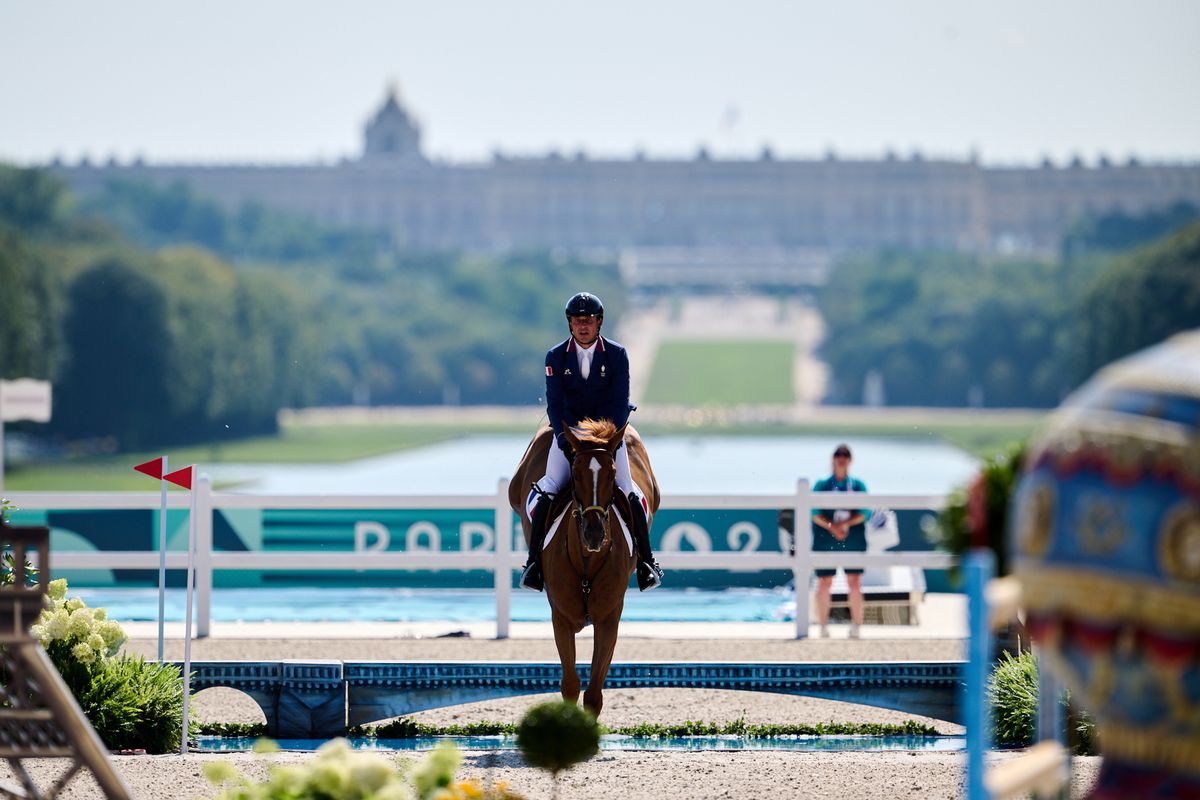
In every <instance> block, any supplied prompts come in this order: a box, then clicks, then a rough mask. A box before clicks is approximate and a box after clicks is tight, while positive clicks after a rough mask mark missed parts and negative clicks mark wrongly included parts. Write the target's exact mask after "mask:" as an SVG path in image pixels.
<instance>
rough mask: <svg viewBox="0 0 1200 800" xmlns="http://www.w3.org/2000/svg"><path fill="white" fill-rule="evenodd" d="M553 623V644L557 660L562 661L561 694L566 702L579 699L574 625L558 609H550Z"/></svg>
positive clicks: (573, 701)
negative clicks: (555, 646)
mask: <svg viewBox="0 0 1200 800" xmlns="http://www.w3.org/2000/svg"><path fill="white" fill-rule="evenodd" d="M550 619H551V622H552V623H553V624H554V644H555V645H557V647H558V660H559V661H561V662H562V671H563V676H562V696H563V700H566V701H567V702H568V703H575V702H578V700H579V670H577V669H576V668H575V627H574V626H573V625H572V624H571V623H570V622H569V621H568V620H567V619H566V617H564V616H563V615H562V614H560V613H558V611H555V610H551V612H550Z"/></svg>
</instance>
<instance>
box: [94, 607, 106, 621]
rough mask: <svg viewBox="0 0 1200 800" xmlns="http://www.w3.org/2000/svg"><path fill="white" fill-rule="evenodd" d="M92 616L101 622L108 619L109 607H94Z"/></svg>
mask: <svg viewBox="0 0 1200 800" xmlns="http://www.w3.org/2000/svg"><path fill="white" fill-rule="evenodd" d="M92 616H93V617H94V618H95V619H96V621H97V622H101V621H103V620H106V619H108V609H105V608H93V609H92Z"/></svg>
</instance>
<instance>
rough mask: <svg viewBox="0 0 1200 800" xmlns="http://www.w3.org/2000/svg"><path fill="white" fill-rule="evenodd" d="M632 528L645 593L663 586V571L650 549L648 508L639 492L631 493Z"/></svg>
mask: <svg viewBox="0 0 1200 800" xmlns="http://www.w3.org/2000/svg"><path fill="white" fill-rule="evenodd" d="M629 512H630V517H631V519H630V526H631V527H632V530H631V531H630V533H632V534H633V546H634V548H635V549H636V550H637V562H638V563H637V582H638V588H639V589H641V590H642V591H643V592H645V591H649V590H650V589H654V588H656V587H658V586H661V585H662V579H663V571H662V567H660V566H659V565H658V562H657V561H655V560H654V552H653V551H652V550H651V549H650V523H649V521H648V520H647V519H646V507H645V506H643V505H642V500H641V498H640V497H638V495H637V492H630V493H629Z"/></svg>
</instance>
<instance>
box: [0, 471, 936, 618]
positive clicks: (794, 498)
mask: <svg viewBox="0 0 1200 800" xmlns="http://www.w3.org/2000/svg"><path fill="white" fill-rule="evenodd" d="M508 483H509V482H508V479H506V478H502V479H501V480H500V481H499V482H498V484H497V487H496V492H495V493H493V494H474V495H463V494H455V495H258V494H241V493H236V492H214V491H213V490H212V481H211V480H210V479H209V478H208V476H207V475H202V476H200V478H199V479H198V480H197V481H196V484H195V487H194V489H193V491H195V492H196V508H197V514H198V518H197V526H196V620H197V624H196V635H197V636H207V635H208V634H209V630H210V625H211V621H212V592H213V571H214V570H241V569H245V570H289V571H304V570H314V571H316V570H331V569H336V570H417V569H423V570H463V569H471V570H487V571H491V572H492V573H493V575H494V587H495V595H496V637H497V638H499V639H504V638H507V637H508V633H509V623H510V621H511V616H512V613H511V608H512V583H513V581H512V571H513V570H514V569H520V567H521V566H522V565H523V564H524V563H525V549H524V546H521V547H518V548H514V546H513V538H514V526H513V513H512V511H511V509H510V508H509V506H508ZM9 499H10V500H11V501H12V502H13V504H14V505H16V506H17V507H19V508H28V509H36V510H45V511H57V510H71V509H157V508H159V505H160V503H161V497H160V495H159V494H158V493H157V492H155V493H149V492H146V493H140V492H138V493H133V492H103V493H101V492H69V493H68V492H17V493H13V494H11V495H9ZM945 500H946V498H945V496H943V495H907V494H904V495H902V494H875V493H870V492H813V491H812V489H811V486H810V484H809V482H808V480H807V479H800V480H799V481H797V482H796V491H795V492H794V493H792V494H779V495H765V494H752V495H686V494H675V495H666V496H664V497H663V498H662V503H661V506H660V508H661V509H676V510H681V509H682V510H722V509H729V510H733V509H738V510H741V509H745V510H751V509H771V510H778V509H784V508H791V509H793V510H794V511H795V515H796V517H795V518H796V520H797V524H796V531H797V534H798V537H797V540H798V541H799V543H800V544H801V545H802V546H799V547H795V548H794V552H793V553H791V554H788V553H785V552H770V551H765V552H727V551H722V552H661V553H658V554H657V555H658V559H659V562H660V563H661V564H662V565H663V567H665V568H668V569H672V570H727V569H731V570H739V571H754V570H768V569H781V570H787V569H790V570H791V571H792V574H793V577H794V578H795V581H794V585H795V587H796V598H795V599H796V638H797V639H803V638H805V637H806V636H808V618H809V592H808V585H809V576H810V575H811V574H812V570H813V569H815V568H821V567H825V568H828V567H862V568H871V567H889V566H904V567H916V568H924V569H946V568H948V567H950V566H953V565H954V563H955V562H956V559H955V557H954V556H952V555H950V554H948V553H940V552H934V551H908V552H897V551H889V552H886V553H814V552H812V540H811V536H809V535H808V530H809V528H808V525H807V524H805V521H806V520H808V519H809V518H810V516H811V514H812V509H813V508H835V509H836V508H891V509H893V510H926V509H932V510H937V509H940V508H942V506H943V505H944V503H945ZM168 506H169V507H170V508H180V509H182V508H186V507H187V506H188V498H187V497H186V495H184V494H182V493H174V494H171V495H169V496H168ZM233 508H243V509H245V508H249V509H279V510H297V509H313V510H321V509H324V510H339V509H354V510H371V509H382V510H428V509H439V510H446V509H460V510H468V509H469V510H481V509H489V510H491V511H492V512H493V514H494V519H493V531H494V532H495V545H494V548H493V549H491V550H483V551H467V552H462V551H454V552H430V551H404V552H379V551H371V552H334V553H331V552H327V551H308V552H297V551H290V552H283V553H275V552H255V553H247V552H214V550H213V536H212V531H213V524H212V521H213V511H214V510H215V509H233ZM186 558H187V555H186V553H183V552H169V553H168V554H167V568H168V569H173V570H177V569H186V567H187V563H186ZM53 565H54V568H55V569H157V567H158V554H157V552H155V551H111V550H109V551H102V552H96V551H87V552H82V551H65V550H58V551H55V552H54V556H53Z"/></svg>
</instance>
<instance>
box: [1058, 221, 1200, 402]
mask: <svg viewBox="0 0 1200 800" xmlns="http://www.w3.org/2000/svg"><path fill="white" fill-rule="evenodd" d="M1197 326H1200V222H1197V223H1193V224H1192V225H1189V226H1188V227H1186V228H1184V229H1183V230H1181V231H1179V232H1178V233H1176V234H1174V235H1173V236H1170V237H1168V238H1167V239H1166V240H1164V241H1161V242H1159V243H1157V244H1154V245H1150V246H1148V247H1145V248H1142V249H1140V250H1136V251H1134V252H1133V253H1130V254H1128V255H1126V256H1123V257H1121V258H1118V259H1117V260H1115V261H1114V262H1113V263H1112V264H1111V265H1110V266H1109V267H1108V269H1106V270H1105V271H1104V272H1103V273H1102V274H1101V275H1100V276H1099V277H1098V279H1097V280H1096V282H1095V284H1093V286H1092V287H1091V288H1090V290H1088V291H1087V292H1086V293H1084V295H1083V296H1082V298H1081V299H1080V303H1079V334H1078V345H1077V347H1078V350H1079V353H1080V358H1079V360H1078V362H1077V363H1078V368H1077V370H1076V373H1075V377H1076V378H1077V379H1079V380H1083V379H1086V378H1087V377H1088V376H1090V375H1091V374H1092V373H1093V372H1094V371H1095V370H1097V369H1099V368H1100V367H1102V366H1104V365H1105V364H1107V363H1109V362H1110V361H1114V360H1116V359H1118V358H1121V357H1122V356H1126V355H1128V354H1130V353H1132V352H1134V351H1136V350H1140V349H1142V348H1143V347H1149V346H1150V345H1153V344H1157V343H1158V342H1161V341H1162V340H1164V339H1166V338H1167V337H1168V336H1170V335H1171V334H1174V333H1178V332H1180V331H1184V330H1187V329H1189V328H1195V327H1197Z"/></svg>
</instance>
